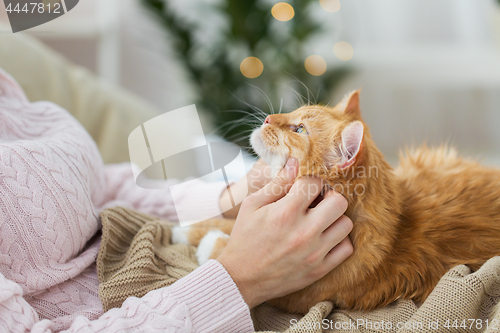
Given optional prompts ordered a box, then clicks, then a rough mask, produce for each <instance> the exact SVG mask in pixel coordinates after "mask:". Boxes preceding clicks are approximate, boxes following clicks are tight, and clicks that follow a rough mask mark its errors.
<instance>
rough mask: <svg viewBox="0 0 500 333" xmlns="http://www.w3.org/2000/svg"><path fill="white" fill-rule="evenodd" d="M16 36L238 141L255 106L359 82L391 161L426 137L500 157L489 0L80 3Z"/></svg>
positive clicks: (326, 93) (2, 35) (495, 15)
mask: <svg viewBox="0 0 500 333" xmlns="http://www.w3.org/2000/svg"><path fill="white" fill-rule="evenodd" d="M1 22H4V24H5V23H8V19H7V16H6V13H5V7H4V5H3V3H1V4H0V23H1ZM1 27H2V28H1V29H0V46H1V44H3V45H4V47H5V48H7V47H8V46H6V45H7V44H6V43H8V39H7V37H6V36H7V35H8V34H10V35H12V33H11V32H10V29H9V28H8V26H6V25H3V26H1ZM17 35H19V38H35V39H37V40H39V41H41V42H42V43H44V44H45V45H46V46H47V47H49V48H50V49H52V50H55V51H56V52H58V53H60V54H62V55H63V56H64V57H65V58H66V59H68V60H69V61H70V62H72V63H74V64H77V65H79V66H83V67H85V68H86V69H87V70H89V71H90V72H92V73H93V74H95V75H96V76H97V77H98V78H99V79H100V82H104V84H105V85H109V86H114V87H120V89H121V88H123V89H124V90H125V91H127V93H130V94H134V95H135V96H138V97H139V98H140V99H142V100H144V101H147V103H148V110H150V112H152V113H157V114H160V113H162V112H166V111H170V110H174V109H176V108H180V107H183V106H186V105H189V104H193V103H196V105H197V107H198V112H199V113H200V114H201V115H202V121H203V128H204V130H205V134H209V133H214V134H218V135H220V136H223V137H225V138H226V139H228V140H231V141H234V142H236V143H238V144H240V145H241V146H243V147H245V146H247V145H248V141H246V136H247V135H248V134H249V130H250V129H251V128H252V127H253V126H255V125H256V124H260V122H261V121H262V114H261V112H260V111H258V110H259V109H260V110H263V111H264V112H266V113H270V112H272V110H274V112H278V110H282V112H289V111H292V110H294V109H295V108H297V107H298V106H299V105H301V104H304V103H308V101H310V102H311V103H315V102H318V103H323V104H331V105H335V104H336V103H338V102H339V101H340V99H341V98H342V96H343V95H344V94H345V93H347V92H349V91H351V90H353V89H358V88H362V94H361V107H362V112H363V116H364V119H365V121H366V122H367V123H368V125H369V126H370V129H371V132H372V134H373V137H374V139H375V141H376V143H377V145H378V147H379V148H380V149H381V151H382V152H383V153H384V154H385V155H386V156H387V158H388V160H389V161H390V162H391V163H393V164H395V163H396V162H397V153H398V152H399V149H400V148H402V147H404V146H405V145H408V146H412V145H417V144H421V143H424V142H426V143H428V144H440V143H449V144H450V145H453V146H456V147H457V148H459V150H460V151H461V152H463V153H464V154H465V155H468V156H471V157H474V158H481V159H484V160H485V162H486V163H488V164H495V165H500V145H499V143H500V130H499V127H500V1H497V0H440V1H434V0H420V1H414V0H379V1H371V0H349V1H346V0H290V1H286V2H279V1H273V0H239V1H238V0H168V1H167V0H119V1H118V0H99V1H97V0H80V2H79V4H78V5H77V6H76V7H75V8H74V9H73V10H71V11H70V12H68V13H67V14H65V15H64V16H62V17H61V18H59V19H56V20H54V21H52V22H49V23H47V24H44V25H42V26H39V27H36V28H33V29H30V30H28V31H25V32H22V33H18V34H16V35H15V37H17ZM5 54H6V53H4V55H2V53H1V52H0V67H2V63H1V58H2V56H5ZM7 71H9V70H8V69H7ZM13 75H14V74H13ZM23 75H24V78H25V81H26V82H27V81H28V79H26V77H28V74H26V73H24V74H23ZM14 76H15V75H14ZM26 84H28V83H26ZM28 95H29V94H28ZM151 110H153V111H151ZM234 110H240V111H234ZM139 112H140V110H139ZM241 119H245V120H244V121H239V120H241ZM84 125H85V124H84ZM173 127H174V130H175V124H173ZM91 134H92V132H91ZM98 144H99V142H98ZM100 147H101V146H100ZM120 159H121V157H116V158H110V159H109V160H107V161H110V162H116V161H119V160H120ZM105 160H106V158H105Z"/></svg>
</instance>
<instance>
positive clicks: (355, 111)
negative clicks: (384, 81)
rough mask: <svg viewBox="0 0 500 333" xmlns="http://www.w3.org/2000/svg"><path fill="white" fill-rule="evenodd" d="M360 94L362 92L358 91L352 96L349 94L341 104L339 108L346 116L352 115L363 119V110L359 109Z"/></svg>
mask: <svg viewBox="0 0 500 333" xmlns="http://www.w3.org/2000/svg"><path fill="white" fill-rule="evenodd" d="M360 92H361V90H356V91H353V92H352V93H350V94H347V95H346V96H345V97H344V99H343V100H342V102H340V103H339V105H338V108H339V109H340V110H341V111H343V112H344V113H345V114H350V115H353V116H354V117H355V118H358V119H361V109H360V108H359V93H360Z"/></svg>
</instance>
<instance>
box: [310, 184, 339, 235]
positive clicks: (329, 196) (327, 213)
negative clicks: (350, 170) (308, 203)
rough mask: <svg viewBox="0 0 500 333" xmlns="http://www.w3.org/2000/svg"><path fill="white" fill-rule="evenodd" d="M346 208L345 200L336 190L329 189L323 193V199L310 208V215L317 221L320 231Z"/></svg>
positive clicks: (328, 225)
mask: <svg viewBox="0 0 500 333" xmlns="http://www.w3.org/2000/svg"><path fill="white" fill-rule="evenodd" d="M346 210H347V200H346V198H344V196H343V195H342V194H340V193H338V192H335V191H333V190H330V191H328V192H326V193H325V197H324V199H323V200H322V201H321V202H320V203H319V204H318V205H316V207H314V208H312V209H311V210H310V212H311V216H313V217H314V218H315V220H316V221H319V223H318V224H317V226H318V228H320V230H321V231H324V230H326V229H327V228H329V227H330V225H332V223H333V222H334V221H336V220H337V219H338V218H340V217H341V216H342V215H343V214H344V213H345V211H346Z"/></svg>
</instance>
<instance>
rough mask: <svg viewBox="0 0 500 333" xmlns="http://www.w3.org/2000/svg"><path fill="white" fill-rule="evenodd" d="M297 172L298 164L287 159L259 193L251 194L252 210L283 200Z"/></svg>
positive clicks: (291, 159)
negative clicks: (283, 165)
mask: <svg viewBox="0 0 500 333" xmlns="http://www.w3.org/2000/svg"><path fill="white" fill-rule="evenodd" d="M298 171H299V162H298V161H297V159H295V158H293V157H292V158H289V159H288V161H287V163H286V165H285V167H284V168H283V170H281V171H280V172H279V173H278V175H277V176H276V177H275V178H274V179H273V180H272V181H271V182H269V183H268V184H267V185H266V186H264V187H263V188H262V189H260V190H259V191H257V192H255V193H254V194H252V196H251V197H252V203H253V205H254V208H260V207H262V206H265V205H268V204H270V203H273V202H276V201H277V200H279V199H281V198H283V197H284V196H285V195H286V194H287V193H288V191H289V190H290V188H291V187H292V185H293V182H294V181H295V178H296V177H297V174H298Z"/></svg>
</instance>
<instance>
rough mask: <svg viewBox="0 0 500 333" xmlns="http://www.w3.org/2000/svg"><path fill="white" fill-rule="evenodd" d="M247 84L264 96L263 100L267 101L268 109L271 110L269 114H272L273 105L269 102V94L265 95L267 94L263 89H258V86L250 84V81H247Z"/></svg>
mask: <svg viewBox="0 0 500 333" xmlns="http://www.w3.org/2000/svg"><path fill="white" fill-rule="evenodd" d="M247 84H248V85H249V86H251V87H252V88H254V89H255V90H257V92H258V93H259V94H260V95H261V96H262V97H263V98H264V100H265V101H266V103H267V106H268V107H269V110H270V111H271V114H274V113H275V112H274V107H273V103H272V102H271V99H270V98H269V96H267V94H266V93H265V92H264V90H262V89H260V88H259V87H257V86H255V85H253V84H251V83H248V82H247Z"/></svg>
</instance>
